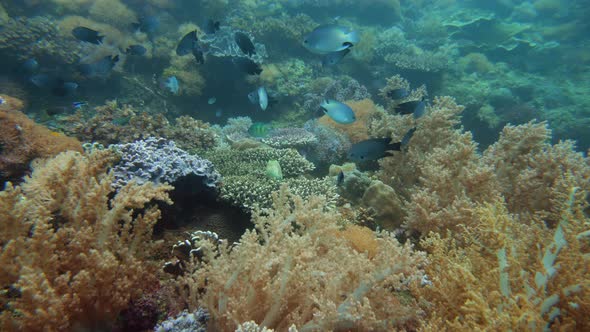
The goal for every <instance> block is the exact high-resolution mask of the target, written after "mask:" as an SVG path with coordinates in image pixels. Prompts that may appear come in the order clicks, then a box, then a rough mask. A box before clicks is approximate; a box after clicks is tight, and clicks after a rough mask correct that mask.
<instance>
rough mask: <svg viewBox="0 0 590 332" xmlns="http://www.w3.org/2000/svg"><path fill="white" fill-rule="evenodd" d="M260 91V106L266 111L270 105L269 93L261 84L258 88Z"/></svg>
mask: <svg viewBox="0 0 590 332" xmlns="http://www.w3.org/2000/svg"><path fill="white" fill-rule="evenodd" d="M257 92H258V105H260V108H261V109H262V110H263V111H265V110H266V108H267V107H268V94H267V93H266V89H265V88H264V87H263V86H261V87H259V88H258V90H257Z"/></svg>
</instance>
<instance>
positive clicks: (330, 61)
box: [322, 48, 350, 67]
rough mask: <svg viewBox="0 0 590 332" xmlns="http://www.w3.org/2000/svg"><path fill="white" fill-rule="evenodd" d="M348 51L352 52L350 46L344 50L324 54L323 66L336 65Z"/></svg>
mask: <svg viewBox="0 0 590 332" xmlns="http://www.w3.org/2000/svg"><path fill="white" fill-rule="evenodd" d="M348 53H350V48H345V49H343V50H342V51H338V52H332V53H328V54H326V55H324V57H323V58H322V66H324V67H328V66H334V65H336V64H338V63H339V62H340V60H342V59H343V58H344V57H345V56H346V55H347V54H348Z"/></svg>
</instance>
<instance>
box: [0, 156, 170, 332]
mask: <svg viewBox="0 0 590 332" xmlns="http://www.w3.org/2000/svg"><path fill="white" fill-rule="evenodd" d="M112 158H113V157H112V155H111V154H110V152H108V151H101V152H95V153H94V154H92V155H89V156H83V155H80V154H79V153H77V152H65V153H62V154H60V155H58V156H57V157H55V158H54V159H51V160H49V161H47V162H44V163H39V164H38V165H37V166H36V167H35V168H34V171H33V173H32V176H31V177H30V178H27V180H26V182H25V183H23V184H22V185H21V186H18V187H13V186H12V185H8V187H7V188H6V190H5V191H3V192H0V218H1V219H2V223H1V225H0V226H1V228H2V229H1V231H0V243H1V244H2V250H1V255H0V257H1V259H2V262H1V263H2V264H0V283H1V287H2V288H3V289H11V292H4V293H2V294H1V295H0V298H1V302H2V303H4V304H5V305H4V310H3V311H2V312H1V313H0V326H2V330H3V331H68V330H72V328H73V327H75V326H77V327H92V326H95V325H99V324H104V323H105V322H113V320H114V319H115V317H116V316H117V314H118V313H119V312H120V311H121V310H122V309H123V308H125V306H126V305H127V303H128V302H129V300H130V299H131V298H132V297H134V296H136V295H138V294H139V293H140V292H141V290H142V288H143V287H149V286H151V285H152V283H153V282H155V280H154V279H153V275H154V271H155V267H154V265H153V264H152V263H150V262H149V261H148V260H147V257H149V255H150V254H151V253H152V249H153V248H154V246H155V245H156V244H155V243H153V242H151V232H152V227H153V226H154V223H155V222H156V221H157V220H158V218H159V215H160V213H159V210H158V209H157V208H156V207H154V206H149V205H148V202H150V201H151V200H153V199H157V200H162V201H168V197H167V194H166V191H167V190H169V189H170V187H169V186H160V187H156V186H154V185H153V184H145V185H142V186H139V185H136V184H135V183H130V184H128V185H127V186H125V187H123V188H122V189H121V190H119V191H118V192H117V193H116V194H114V195H113V189H112V187H111V184H112V180H113V178H112V176H110V175H107V174H106V169H107V168H108V167H109V165H110V163H111V161H112Z"/></svg>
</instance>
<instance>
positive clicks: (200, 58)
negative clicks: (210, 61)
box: [193, 43, 205, 64]
mask: <svg viewBox="0 0 590 332" xmlns="http://www.w3.org/2000/svg"><path fill="white" fill-rule="evenodd" d="M193 56H194V57H195V60H196V61H197V63H198V64H203V63H205V56H204V54H203V49H202V48H201V46H200V45H199V44H198V43H196V44H195V47H194V48H193Z"/></svg>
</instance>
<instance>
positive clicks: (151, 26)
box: [131, 16, 160, 34]
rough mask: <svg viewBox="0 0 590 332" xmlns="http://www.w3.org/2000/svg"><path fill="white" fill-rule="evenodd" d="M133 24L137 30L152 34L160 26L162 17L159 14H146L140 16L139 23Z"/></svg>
mask: <svg viewBox="0 0 590 332" xmlns="http://www.w3.org/2000/svg"><path fill="white" fill-rule="evenodd" d="M131 26H132V27H133V28H134V29H135V30H138V31H141V32H145V33H147V34H152V33H154V32H156V30H157V29H158V27H159V26H160V19H159V18H158V17H157V16H144V17H140V18H139V20H138V22H137V23H132V24H131Z"/></svg>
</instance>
